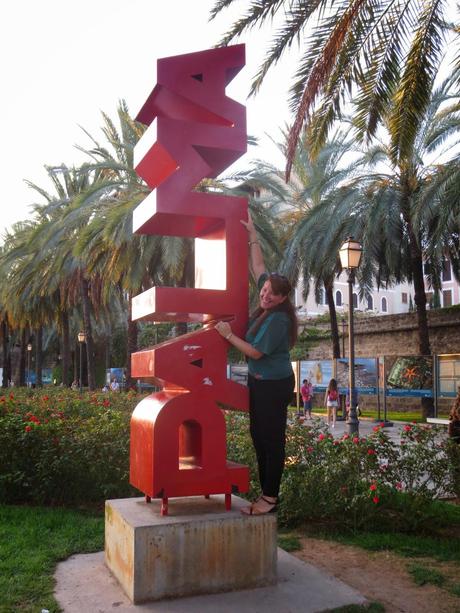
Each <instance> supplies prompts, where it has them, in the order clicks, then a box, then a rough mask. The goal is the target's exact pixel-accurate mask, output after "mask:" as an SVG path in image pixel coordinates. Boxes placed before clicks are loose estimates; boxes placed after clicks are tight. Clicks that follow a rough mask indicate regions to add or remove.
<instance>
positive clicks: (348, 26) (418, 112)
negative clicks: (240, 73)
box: [211, 0, 458, 175]
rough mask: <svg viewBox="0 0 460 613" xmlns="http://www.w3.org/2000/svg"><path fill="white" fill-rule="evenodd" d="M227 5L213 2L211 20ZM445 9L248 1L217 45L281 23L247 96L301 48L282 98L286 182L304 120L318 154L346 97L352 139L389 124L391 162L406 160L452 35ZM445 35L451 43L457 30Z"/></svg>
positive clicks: (406, 2) (393, 0)
mask: <svg viewBox="0 0 460 613" xmlns="http://www.w3.org/2000/svg"><path fill="white" fill-rule="evenodd" d="M233 2H234V0H216V2H215V4H214V7H213V9H212V11H211V19H212V18H214V17H215V16H216V15H217V14H219V13H220V12H221V11H223V10H224V9H225V8H227V7H228V6H230V5H231V4H232V3H233ZM448 8H449V7H448V3H446V2H444V1H443V0H425V1H423V2H422V1H421V0H350V1H349V2H339V3H338V2H330V1H329V0H311V1H307V2H305V1H304V0H294V1H292V0H284V1H283V0H264V1H263V2H260V1H258V0H253V1H252V2H251V3H250V4H249V7H248V8H247V9H246V13H245V15H244V17H242V18H240V19H238V20H237V21H236V22H235V23H234V24H233V25H232V27H231V28H230V30H229V31H228V33H227V34H226V35H225V36H224V37H223V39H222V40H221V42H220V44H223V45H226V44H228V43H229V42H230V41H232V40H233V39H235V38H236V37H238V36H241V35H242V34H243V33H246V32H248V31H250V29H251V28H254V27H260V26H262V25H263V24H265V23H267V22H271V21H272V20H273V19H274V18H276V17H278V16H282V18H283V19H284V21H283V23H282V24H281V25H280V26H278V25H277V29H276V33H275V35H274V37H273V40H272V42H271V46H270V49H269V51H268V55H267V57H266V58H265V60H264V62H263V63H262V65H261V66H260V68H259V71H258V73H257V75H256V77H255V79H254V81H253V84H252V89H251V93H255V92H257V91H258V89H259V88H260V86H261V84H262V82H263V80H264V77H265V75H266V74H267V72H268V70H269V69H270V68H271V67H272V66H273V65H274V64H276V63H277V62H278V60H279V59H280V58H281V56H282V55H283V53H284V52H285V51H286V50H290V48H291V47H292V45H293V43H294V42H295V41H300V40H301V41H302V43H303V44H304V47H305V50H304V51H303V52H302V55H301V58H300V60H299V65H298V67H297V71H296V74H295V80H294V83H293V85H292V87H291V91H290V94H291V98H290V102H291V109H292V111H293V112H294V115H295V120H294V123H293V126H292V129H291V132H290V140H289V147H288V156H287V174H288V175H289V172H290V169H291V166H292V163H293V160H294V157H295V153H296V145H297V141H298V139H299V137H300V134H301V130H302V127H303V125H304V122H305V120H306V119H307V120H308V121H309V123H310V124H311V134H312V143H313V144H314V147H315V151H316V152H318V151H319V149H320V148H321V145H322V144H323V143H324V142H325V140H326V137H327V133H328V131H329V129H330V127H331V126H332V123H333V121H334V120H335V119H336V118H337V117H340V114H341V109H342V107H343V104H344V102H345V101H346V100H347V99H348V94H349V93H350V92H351V91H352V90H353V91H354V92H357V93H358V115H357V127H358V128H359V133H360V135H361V136H364V135H367V136H368V137H370V136H373V135H374V134H375V132H376V129H377V126H378V125H379V123H380V122H381V121H382V120H383V119H384V118H385V117H386V116H390V117H391V123H392V128H391V136H392V142H391V147H392V150H393V155H394V156H395V157H398V158H400V159H401V160H404V159H406V158H407V157H408V156H409V157H410V151H411V149H412V142H413V140H414V137H415V134H416V133H417V131H418V128H419V124H420V122H421V121H422V119H423V117H424V114H425V111H426V109H427V108H428V105H429V102H430V92H431V89H432V86H433V82H434V79H435V77H436V74H437V72H438V68H439V64H440V61H441V58H442V55H443V49H444V42H445V35H446V33H447V32H448V30H450V32H451V34H452V29H450V26H449V24H448V23H447V21H446V15H447V11H448ZM452 35H455V36H457V37H458V28H457V30H456V31H455V32H454V33H453V34H452Z"/></svg>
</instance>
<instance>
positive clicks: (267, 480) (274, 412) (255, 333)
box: [215, 216, 297, 515]
mask: <svg viewBox="0 0 460 613" xmlns="http://www.w3.org/2000/svg"><path fill="white" fill-rule="evenodd" d="M242 223H243V225H245V226H246V228H247V230H248V233H249V252H250V269H251V272H252V275H253V277H254V279H255V280H256V282H257V285H258V288H259V306H258V308H257V309H256V311H255V312H254V313H253V315H252V317H251V319H250V321H249V329H248V331H247V333H246V336H245V338H240V337H239V336H237V335H236V334H234V332H233V331H232V328H231V326H230V324H229V323H228V322H227V321H220V322H218V323H217V324H216V326H215V329H216V330H217V332H219V334H220V335H221V336H223V337H224V338H225V339H226V340H227V341H228V342H229V343H230V345H232V346H233V347H235V348H236V349H238V350H239V351H241V352H242V353H243V354H244V355H245V356H246V357H247V358H248V373H249V374H248V387H249V423H250V433H251V438H252V442H253V445H254V449H255V451H256V456H257V464H258V469H259V482H260V487H261V492H262V493H261V496H260V497H259V498H258V499H257V500H256V501H255V502H253V503H252V504H251V505H250V506H249V507H245V508H244V509H242V513H243V514H246V515H265V514H266V513H274V512H275V511H276V510H277V505H278V494H279V488H280V483H281V477H282V474H283V469H284V461H285V442H286V422H287V409H288V405H289V403H290V402H291V400H292V396H293V392H294V383H295V380H294V373H293V372H292V366H291V359H290V356H289V349H290V348H291V347H292V346H293V345H294V343H295V341H296V338H297V318H296V314H295V309H294V306H293V305H292V303H291V301H290V300H289V294H290V292H291V290H292V287H291V284H290V282H289V280H288V279H287V278H286V277H284V276H283V275H280V274H278V273H271V274H268V273H267V272H266V271H265V264H264V260H263V256H262V250H261V248H260V245H259V241H258V240H257V234H256V230H255V228H254V225H253V223H252V219H251V217H250V216H249V219H248V222H244V221H242Z"/></svg>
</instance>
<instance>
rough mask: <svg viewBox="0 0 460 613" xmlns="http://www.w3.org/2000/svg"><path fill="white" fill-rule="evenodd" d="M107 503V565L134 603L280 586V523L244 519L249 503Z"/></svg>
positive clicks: (133, 500)
mask: <svg viewBox="0 0 460 613" xmlns="http://www.w3.org/2000/svg"><path fill="white" fill-rule="evenodd" d="M169 502H170V505H169V512H170V515H167V516H161V515H160V501H157V500H152V502H151V503H150V504H147V503H146V502H145V498H126V499H121V500H108V501H107V502H106V507H105V562H106V564H107V566H108V567H109V569H110V570H111V571H112V573H113V574H114V575H115V577H116V578H117V580H118V581H119V583H120V584H121V586H122V588H123V590H124V591H125V592H126V594H127V596H128V597H129V598H130V600H131V601H132V602H133V603H135V604H137V603H141V602H145V601H148V600H160V599H162V598H178V597H180V596H191V595H192V594H211V593H215V592H225V591H232V590H240V589H243V588H253V587H261V586H265V585H271V584H274V583H276V566H277V557H276V551H277V549H276V540H277V534H276V516H275V515H264V516H259V517H250V516H245V515H241V513H240V509H241V507H243V506H247V504H248V503H247V502H246V501H244V500H242V499H241V498H237V497H235V496H233V497H232V511H229V512H226V511H225V504H224V496H223V495H219V496H217V495H216V496H211V498H210V499H205V498H204V497H190V498H173V499H170V501H169Z"/></svg>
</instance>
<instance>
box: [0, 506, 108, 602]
mask: <svg viewBox="0 0 460 613" xmlns="http://www.w3.org/2000/svg"><path fill="white" fill-rule="evenodd" d="M103 547H104V518H103V516H102V514H100V515H97V516H96V514H89V513H84V512H79V511H72V510H70V509H61V508H41V507H26V506H2V505H0V613H13V612H16V611H21V613H29V612H30V613H37V611H41V609H48V610H49V611H50V612H57V611H59V607H58V605H57V603H56V601H55V599H54V597H53V590H54V579H53V574H54V571H55V568H56V564H57V563H58V562H59V561H60V560H64V559H65V558H67V557H69V556H70V555H72V554H74V553H90V552H94V551H101V550H102V549H103Z"/></svg>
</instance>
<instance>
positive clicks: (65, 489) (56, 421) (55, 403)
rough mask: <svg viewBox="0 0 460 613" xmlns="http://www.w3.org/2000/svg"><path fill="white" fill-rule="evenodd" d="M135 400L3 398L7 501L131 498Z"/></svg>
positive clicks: (2, 490) (2, 491)
mask: <svg viewBox="0 0 460 613" xmlns="http://www.w3.org/2000/svg"><path fill="white" fill-rule="evenodd" d="M134 404H135V402H133V399H132V394H131V393H130V394H110V395H103V394H84V395H83V396H82V397H80V396H79V394H78V393H77V392H73V391H71V390H64V389H58V390H55V389H52V390H50V391H48V392H46V393H43V392H37V393H34V392H32V391H27V392H21V391H19V390H18V391H17V390H14V392H13V393H11V394H8V395H6V396H1V397H0V466H1V467H2V469H1V474H0V502H2V503H24V502H28V503H34V504H80V503H87V502H101V501H103V500H105V499H106V498H112V497H122V496H129V495H131V494H132V492H133V490H132V488H131V486H130V485H129V483H128V474H129V419H130V415H131V412H132V408H133V406H134Z"/></svg>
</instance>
